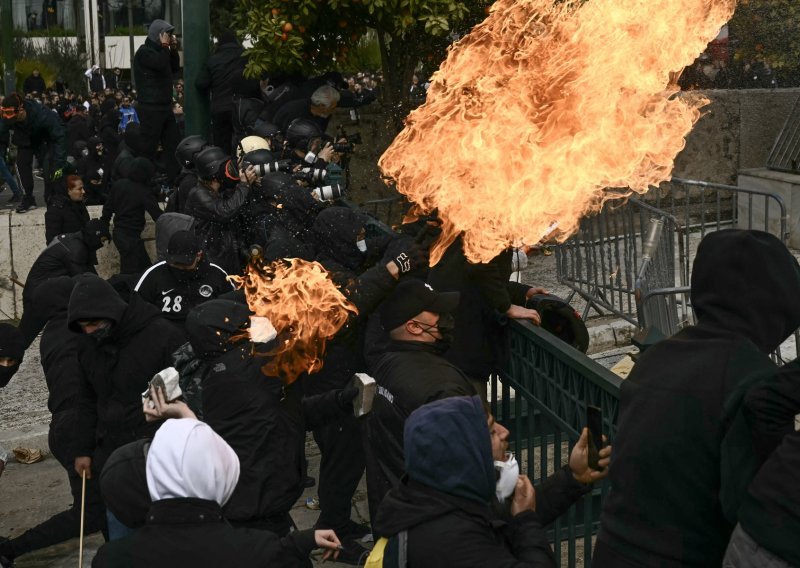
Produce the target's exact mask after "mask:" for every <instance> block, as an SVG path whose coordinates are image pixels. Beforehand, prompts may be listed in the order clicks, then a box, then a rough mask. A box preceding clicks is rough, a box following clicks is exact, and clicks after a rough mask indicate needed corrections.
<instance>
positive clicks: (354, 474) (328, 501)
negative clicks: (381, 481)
mask: <svg viewBox="0 0 800 568" xmlns="http://www.w3.org/2000/svg"><path fill="white" fill-rule="evenodd" d="M314 440H316V442H317V445H318V446H319V449H320V451H321V452H322V459H321V460H320V464H319V506H320V509H321V512H320V515H319V519H317V524H316V526H317V527H319V528H330V529H334V530H336V529H338V528H341V527H344V526H346V525H347V524H348V522H349V521H350V507H351V505H352V500H353V494H355V492H356V488H357V487H358V482H359V481H361V476H362V475H363V473H364V448H363V446H362V445H361V430H360V425H359V423H358V421H357V420H356V418H355V417H354V416H352V415H350V416H347V417H346V418H342V419H341V420H339V421H338V422H334V423H333V424H331V425H329V426H325V427H323V428H318V429H316V430H314Z"/></svg>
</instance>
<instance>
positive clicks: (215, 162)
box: [194, 146, 230, 180]
mask: <svg viewBox="0 0 800 568" xmlns="http://www.w3.org/2000/svg"><path fill="white" fill-rule="evenodd" d="M229 159H230V156H228V155H227V154H226V153H225V152H224V151H223V150H222V148H220V147H218V146H208V147H206V148H205V149H204V150H202V151H201V152H200V153H199V154H197V155H196V156H195V157H194V168H195V170H196V171H197V177H199V178H200V179H206V180H208V179H215V178H218V177H221V176H222V175H224V173H223V172H222V169H223V168H224V166H225V164H226V163H227V162H228V160H229Z"/></svg>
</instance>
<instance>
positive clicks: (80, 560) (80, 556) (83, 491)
mask: <svg viewBox="0 0 800 568" xmlns="http://www.w3.org/2000/svg"><path fill="white" fill-rule="evenodd" d="M81 477H82V478H83V483H82V486H81V534H80V541H79V544H78V568H83V519H84V513H85V512H86V470H85V469H84V470H83V471H82V472H81Z"/></svg>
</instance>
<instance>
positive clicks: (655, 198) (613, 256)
mask: <svg viewBox="0 0 800 568" xmlns="http://www.w3.org/2000/svg"><path fill="white" fill-rule="evenodd" d="M757 211H758V213H756V212H757ZM651 222H655V223H657V224H658V225H660V231H659V234H658V236H657V238H655V239H652V238H651V239H650V243H649V247H648V246H647V245H648V236H650V237H653V235H652V234H651V232H650V228H651V227H650V225H651ZM788 226H789V225H788V216H787V212H786V206H785V204H784V202H783V200H782V199H781V197H780V196H777V195H773V194H770V193H766V192H762V191H757V190H752V189H746V188H740V187H735V186H730V185H723V184H714V183H706V182H702V181H695V180H685V179H680V178H673V179H672V180H671V181H670V182H669V183H668V184H664V185H663V186H662V187H660V188H654V189H653V190H651V191H650V192H649V193H647V194H645V195H644V196H640V197H632V198H629V199H628V200H626V201H620V200H616V201H612V202H608V203H607V204H606V206H605V207H604V208H603V210H602V211H600V213H598V214H597V215H593V216H590V217H587V218H585V219H584V220H582V221H581V226H580V229H579V231H578V233H577V234H576V235H575V236H574V237H572V238H571V239H569V240H568V241H566V242H565V243H564V244H562V245H559V246H557V247H556V270H557V275H558V279H559V282H561V283H562V284H565V285H566V286H568V287H569V288H571V289H572V294H571V295H570V299H572V296H574V295H575V294H578V295H579V296H580V297H582V298H583V299H584V300H585V301H586V304H587V305H586V309H585V310H584V313H583V317H584V319H586V317H588V315H589V311H590V310H591V309H594V310H595V311H597V312H598V313H599V314H600V315H604V313H605V312H606V311H607V312H610V313H613V314H615V315H617V316H618V317H621V318H623V319H625V320H627V321H629V322H630V323H632V324H634V325H637V326H638V327H645V326H654V327H657V328H658V329H659V330H661V331H662V332H663V333H664V334H665V335H672V334H673V333H675V332H677V331H678V330H679V329H680V328H681V327H683V326H684V325H686V324H688V323H691V322H692V321H693V314H692V311H691V304H690V300H689V293H688V287H689V285H690V283H691V264H692V261H693V259H694V253H695V251H696V249H697V245H698V244H699V242H700V240H701V239H702V238H703V237H704V236H705V235H706V233H708V232H711V231H717V230H720V229H722V228H727V227H738V228H743V229H759V230H762V231H766V232H769V233H772V234H774V235H776V236H777V237H778V238H780V239H781V240H782V241H783V242H784V243H788V241H789V229H788Z"/></svg>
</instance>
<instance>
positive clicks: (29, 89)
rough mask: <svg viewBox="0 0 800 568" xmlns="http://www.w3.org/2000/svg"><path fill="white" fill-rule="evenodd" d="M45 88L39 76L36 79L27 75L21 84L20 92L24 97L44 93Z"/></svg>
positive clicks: (42, 79)
mask: <svg viewBox="0 0 800 568" xmlns="http://www.w3.org/2000/svg"><path fill="white" fill-rule="evenodd" d="M46 88H47V87H46V86H45V84H44V77H42V76H41V75H39V76H38V77H34V76H33V75H28V76H27V77H26V78H25V82H24V83H23V84H22V92H24V93H25V94H26V95H27V94H28V93H33V92H37V93H44V91H45V89H46Z"/></svg>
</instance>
